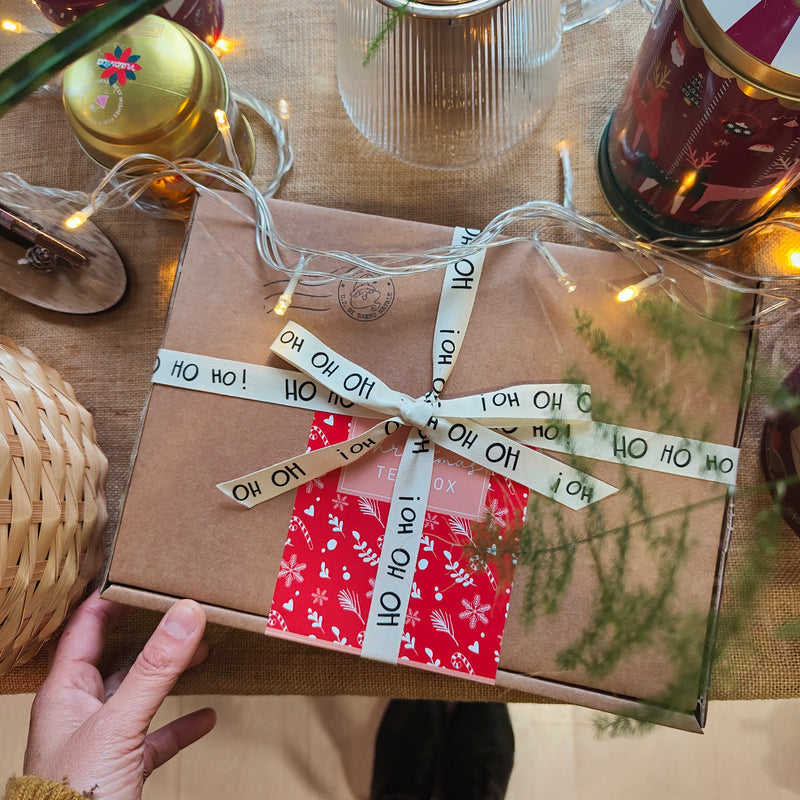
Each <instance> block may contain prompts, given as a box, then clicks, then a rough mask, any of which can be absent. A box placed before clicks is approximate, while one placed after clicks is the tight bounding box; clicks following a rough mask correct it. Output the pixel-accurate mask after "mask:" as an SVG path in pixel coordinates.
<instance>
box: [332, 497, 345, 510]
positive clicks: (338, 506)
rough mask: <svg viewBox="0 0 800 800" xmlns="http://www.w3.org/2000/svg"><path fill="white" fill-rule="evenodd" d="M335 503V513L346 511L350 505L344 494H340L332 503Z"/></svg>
mask: <svg viewBox="0 0 800 800" xmlns="http://www.w3.org/2000/svg"><path fill="white" fill-rule="evenodd" d="M331 502H332V503H333V509H334V511H344V510H345V508H347V506H348V505H349V503H348V502H347V498H346V497H345V496H344V495H343V494H338V493H337V495H336V497H334V498H333V500H332V501H331Z"/></svg>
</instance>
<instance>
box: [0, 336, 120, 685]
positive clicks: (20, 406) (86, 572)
mask: <svg viewBox="0 0 800 800" xmlns="http://www.w3.org/2000/svg"><path fill="white" fill-rule="evenodd" d="M0 391H2V395H0V675H2V674H4V673H6V672H8V671H9V670H10V669H11V668H12V667H14V666H16V665H18V664H22V663H24V662H26V661H28V660H29V659H31V658H32V657H33V656H34V655H35V654H36V653H37V651H38V650H39V648H40V647H41V646H42V644H43V643H44V642H45V641H46V640H47V639H48V638H49V637H50V636H52V634H53V633H55V632H56V630H57V629H58V627H59V626H60V625H61V623H62V622H63V621H64V620H65V619H66V617H67V615H68V614H69V613H70V611H71V610H72V608H73V607H74V605H75V604H76V603H77V602H78V601H79V600H80V599H81V597H82V595H83V592H84V590H85V588H86V585H87V583H88V582H89V580H90V579H91V578H92V576H93V575H95V574H96V572H97V570H98V569H99V567H100V565H101V563H102V559H103V542H102V533H103V527H104V526H105V522H106V505H105V497H104V494H103V487H104V483H105V477H106V471H107V461H106V458H105V456H104V455H103V453H102V451H101V450H100V448H99V447H98V445H97V441H96V439H95V432H94V425H93V424H92V417H91V414H89V412H88V411H87V410H86V409H85V408H83V406H81V405H80V404H79V403H78V400H77V398H76V397H75V393H74V392H73V390H72V387H71V386H70V385H69V384H68V383H65V382H64V381H63V380H62V379H61V377H60V376H59V374H58V373H57V372H56V371H55V370H53V369H50V368H49V367H46V366H43V365H42V364H40V363H39V362H38V361H37V360H36V358H35V356H34V355H33V354H32V353H31V352H30V351H28V350H24V349H20V348H18V347H17V346H16V345H15V344H14V343H13V342H11V341H10V340H8V339H5V338H3V337H0Z"/></svg>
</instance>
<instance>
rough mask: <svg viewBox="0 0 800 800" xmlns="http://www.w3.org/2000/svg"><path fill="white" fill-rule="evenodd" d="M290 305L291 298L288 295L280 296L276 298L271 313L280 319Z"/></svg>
mask: <svg viewBox="0 0 800 800" xmlns="http://www.w3.org/2000/svg"><path fill="white" fill-rule="evenodd" d="M291 304H292V298H291V297H290V296H289V295H286V294H282V295H281V296H280V297H279V298H278V302H277V303H275V308H273V309H272V311H273V313H275V314H277V315H278V316H279V317H282V316H283V315H284V314H285V313H286V312H287V311H288V310H289V306H290V305H291Z"/></svg>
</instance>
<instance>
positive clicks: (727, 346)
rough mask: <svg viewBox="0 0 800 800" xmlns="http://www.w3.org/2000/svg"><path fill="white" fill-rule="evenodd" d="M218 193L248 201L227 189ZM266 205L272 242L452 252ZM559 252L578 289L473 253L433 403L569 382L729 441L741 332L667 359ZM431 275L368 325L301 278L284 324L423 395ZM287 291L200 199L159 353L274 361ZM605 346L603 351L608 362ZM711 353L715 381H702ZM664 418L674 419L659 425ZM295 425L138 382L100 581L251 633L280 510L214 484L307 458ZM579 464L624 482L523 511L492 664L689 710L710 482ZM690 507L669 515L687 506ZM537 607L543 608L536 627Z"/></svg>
mask: <svg viewBox="0 0 800 800" xmlns="http://www.w3.org/2000/svg"><path fill="white" fill-rule="evenodd" d="M229 199H230V201H231V202H232V203H234V204H235V205H237V206H239V207H240V208H247V206H248V201H247V200H246V199H245V198H243V197H240V196H238V195H232V196H231V197H230V198H229ZM269 206H270V209H271V211H272V213H273V215H274V218H275V223H276V228H277V230H278V231H279V233H280V235H281V236H282V238H283V240H284V241H287V242H292V243H297V244H301V245H302V246H304V247H308V248H318V249H324V250H337V249H338V250H347V251H350V252H360V253H369V252H418V251H421V250H425V249H427V248H430V247H437V246H443V245H448V244H449V243H450V240H451V237H452V231H451V229H448V228H443V227H438V226H432V225H427V224H420V223H413V222H405V221H399V220H393V219H386V218H377V217H371V216H366V215H360V214H354V213H350V212H343V211H336V210H331V209H322V208H316V207H311V206H304V205H300V204H293V203H286V202H281V201H274V200H272V201H269ZM465 223H467V224H474V223H475V221H474V220H465ZM553 252H554V253H555V254H556V256H557V258H558V260H559V262H560V264H561V265H562V267H563V268H564V269H565V270H566V271H567V272H568V273H569V274H570V275H571V276H572V278H573V280H574V281H575V283H576V285H577V289H576V291H575V292H574V293H572V294H568V293H566V291H565V290H564V288H563V286H561V285H559V284H558V282H557V281H556V279H555V276H554V274H553V272H552V270H551V269H550V267H549V266H548V265H547V264H546V263H545V262H544V260H543V259H542V258H541V256H539V255H538V254H537V252H536V251H535V249H534V248H533V247H532V246H530V245H529V244H526V243H514V244H510V245H507V246H503V247H499V248H493V249H491V250H490V251H489V252H488V253H487V256H486V264H485V267H484V273H483V278H482V280H481V286H480V289H479V293H478V298H477V301H476V305H475V308H474V310H473V314H472V318H471V321H470V325H469V329H468V331H467V335H466V338H465V341H464V345H463V348H462V351H461V353H460V355H459V358H458V362H457V365H456V367H455V370H454V372H453V375H452V377H451V379H450V380H449V382H448V385H447V389H446V390H445V393H444V395H443V396H446V397H453V396H461V395H463V394H468V393H475V392H481V391H489V390H493V389H499V388H503V387H505V386H508V385H513V384H518V383H524V382H545V381H561V380H563V379H564V377H565V375H568V374H576V373H581V374H582V375H583V376H584V377H585V378H586V380H587V382H589V383H591V385H592V391H593V401H594V403H595V409H596V410H600V409H605V410H604V411H602V413H604V414H607V415H610V417H609V419H608V420H607V421H615V422H618V421H620V419H622V420H624V424H626V425H628V426H631V427H638V428H642V429H645V430H656V429H657V428H659V429H661V430H662V432H665V433H672V434H675V435H680V436H688V437H692V438H698V439H705V440H708V441H713V442H717V443H723V444H733V443H734V439H735V435H736V428H737V417H738V403H739V396H740V388H741V379H742V372H743V369H744V362H745V353H746V347H747V337H746V336H744V335H734V336H729V335H726V336H725V337H724V341H723V340H720V341H723V344H722V350H720V349H719V347H718V348H717V353H718V354H717V356H716V357H715V358H716V364H715V363H712V361H713V360H707V359H706V360H704V359H703V358H701V357H700V349H699V348H693V347H692V346H691V345H692V341H691V340H692V338H697V342H695V344H697V343H698V342H699V341H700V339H699V337H700V336H701V334H702V336H703V337H706V338H707V339H710V340H712V341H717V339H718V338H719V336H721V335H722V334H718V329H715V328H713V327H710V326H703V325H700V326H699V328H698V329H697V330H698V332H697V333H695V332H692V331H689V340H690V341H689V342H688V346H689V352H688V353H687V354H686V356H685V357H684V358H682V359H681V358H680V357H679V354H678V352H677V350H676V349H675V348H674V347H672V346H671V344H670V342H668V341H664V340H662V339H660V338H659V332H658V331H657V330H654V328H653V327H652V326H649V325H648V324H647V323H646V322H645V321H643V318H642V316H641V315H637V314H636V313H635V311H634V308H633V305H632V304H620V303H618V302H617V301H616V299H615V298H616V292H617V291H618V290H619V288H621V287H622V286H624V285H627V284H628V283H629V282H630V280H631V277H632V276H635V275H636V274H637V270H636V268H635V266H634V265H632V264H631V262H630V261H627V260H626V259H624V258H622V257H620V256H619V255H618V254H615V253H610V252H605V251H601V250H589V249H583V248H581V249H578V248H573V247H568V246H557V245H554V246H553ZM319 266H320V268H323V269H332V268H334V267H335V265H334V264H333V263H328V264H327V265H326V264H320V265H319ZM441 281H442V274H441V272H440V271H431V272H425V273H420V274H418V275H415V276H413V277H409V276H404V277H393V278H379V279H377V280H376V281H374V284H375V289H376V291H378V292H381V293H383V295H384V296H389V295H391V298H392V299H391V303H388V304H386V303H384V304H383V305H382V306H380V309H381V310H380V311H379V313H371V314H368V315H367V316H366V318H365V317H364V316H363V315H362V316H361V317H358V316H357V314H354V313H353V308H352V307H351V304H348V297H349V294H348V286H349V284H343V283H341V282H340V281H339V280H337V279H333V280H330V281H327V282H321V283H319V284H317V285H313V286H307V285H305V284H304V285H302V286H301V289H300V291H298V293H297V295H296V296H295V300H294V304H293V306H292V308H291V311H290V312H289V313H290V316H291V318H292V319H294V320H296V321H297V322H299V323H300V324H302V325H303V326H305V327H306V328H308V329H309V330H310V331H312V332H313V333H314V334H315V335H316V336H318V337H319V338H320V339H322V340H323V341H325V342H326V343H327V344H328V345H329V346H331V347H332V348H334V349H335V350H337V351H338V352H339V353H341V354H342V355H344V356H345V357H347V358H349V359H351V360H352V361H355V362H357V363H359V364H361V365H362V366H363V367H365V368H366V369H368V370H370V371H371V372H373V373H374V374H375V375H377V376H379V377H380V378H381V379H382V380H383V381H384V382H385V383H387V384H388V385H389V386H391V387H395V388H398V389H402V390H403V391H405V392H406V393H408V394H411V395H413V396H419V395H422V394H424V393H425V392H426V391H428V390H429V388H430V383H431V375H432V372H431V342H432V335H433V323H434V321H435V319H436V309H437V305H438V301H439V290H440V286H441ZM285 283H286V276H285V275H284V274H282V273H280V272H277V271H275V270H273V269H271V268H270V267H268V266H267V265H265V264H264V262H263V261H261V260H260V259H259V257H258V253H257V250H256V244H255V236H254V231H253V227H252V225H251V223H249V222H248V221H246V220H245V219H242V217H240V216H238V215H237V214H235V213H234V212H233V211H231V210H230V209H228V208H225V207H224V206H223V205H221V204H220V203H218V202H216V201H215V200H214V199H213V198H210V197H207V196H201V197H200V198H199V199H198V202H197V204H196V209H195V214H194V218H193V222H192V225H191V232H190V236H189V240H188V242H187V246H186V249H185V252H184V255H183V259H182V263H181V266H180V269H179V274H178V278H177V281H176V286H175V289H174V294H173V301H172V308H171V312H170V317H169V321H168V325H167V329H166V332H165V337H164V347H166V348H169V349H173V350H179V351H185V352H187V353H197V354H201V355H209V356H215V357H220V358H229V359H234V360H237V361H244V362H250V363H254V364H265V363H266V364H269V365H273V366H285V365H284V364H282V363H281V362H279V360H278V359H276V358H275V357H274V356H272V355H270V353H269V345H270V343H271V342H272V340H273V339H274V337H275V336H276V334H277V332H278V331H279V330H280V329H281V328H282V326H283V324H284V321H285V320H284V319H282V318H280V317H276V316H275V315H274V314H272V313H271V309H272V307H273V305H274V303H275V300H276V298H277V295H278V294H279V293H280V290H281V288H282V287H283V286H285ZM681 286H682V288H684V289H685V290H686V291H688V292H689V293H690V294H694V296H695V297H696V298H699V299H700V301H701V302H704V301H705V299H704V291H705V289H704V287H703V286H702V284H701V283H699V282H693V281H691V280H690V279H689V278H688V277H687V276H685V275H684V276H681ZM379 305H380V304H379ZM576 310H580V311H582V312H583V313H585V314H590V315H591V317H592V319H593V320H594V323H593V327H592V331H591V335H590V336H589V337H588V338H589V339H591V337H592V336H594V340H592V341H587V336H586V335H582V334H581V333H580V332H579V330H578V328H579V325H578V324H577V323H576ZM676 313H678V312H676ZM680 313H682V312H680ZM684 317H685V328H684V333H686V332H687V331H688V330H689V329H688V327H686V326H688V325H699V321H698V320H697V318H696V317H693V316H692V315H688V314H685V315H684ZM684 317H682V318H681V319H683V318H684ZM663 330H664V329H663V327H662V332H663ZM603 333H604V334H605V335H606V336H607V338H608V340H609V341H611V342H612V346H611V347H609V348H606V351H607V352H606V355H603V348H604V345H603V343H602V334H603ZM598 337H600V338H599V339H598ZM715 337H716V338H715ZM683 338H684V339H685V338H686V337H685V336H684V337H683ZM675 341H677V338H676V339H675ZM681 344H682V346H684V345H687V342H686V341H684V340H683V339H682V340H681ZM592 349H594V352H592ZM706 350H708V348H706ZM608 353H610V354H611V356H610V357H607V356H608ZM626 354H627V355H626ZM723 354H724V356H725V360H726V361H725V364H724V365H723V366H724V368H723V369H722V370H721V371H720V374H718V375H713V381H710V380H709V379H710V378H711V377H712V372H713V370H714V368H715V367H719V366H720V364H721V361H720V359H721V358H722V355H723ZM626 359H628V363H627V367H628V368H632V367H635V368H639V367H640V366H641V367H642V368H644V369H646V372H647V376H646V378H639V379H637V380H638V389H637V391H638V396H634V397H633V399H632V396H631V392H630V388H629V387H628V386H626V385H625V383H624V381H620V379H619V376H618V377H617V378H615V377H614V373H615V372H617V373H620V371H622V370H624V369H625V368H626V365H625V363H623V362H625V360H626ZM601 399H602V403H601V402H600V400H601ZM648 405H649V406H651V408H649V409H648V408H647V406H648ZM667 411H670V412H675V416H674V417H673V418H672V420H671V421H670V419H669V418H667V416H666V414H667ZM595 416H597V415H595ZM611 417H615V418H614V419H612V418H611ZM311 418H312V415H311V413H310V412H307V411H303V410H299V409H288V408H285V407H280V406H274V405H266V404H262V403H256V402H251V401H247V400H241V399H237V398H231V397H222V396H217V395H210V394H202V393H197V392H188V391H184V390H182V389H177V388H172V387H167V386H158V385H157V386H154V387H153V389H152V392H151V397H150V400H149V404H148V407H147V412H146V417H145V419H144V422H143V429H142V433H141V437H140V442H139V446H138V450H137V453H136V457H135V463H134V469H133V473H132V476H131V481H130V485H129V489H128V492H127V496H126V500H125V505H124V509H123V513H122V517H121V521H120V526H119V530H118V533H117V538H116V542H115V549H114V553H113V558H112V561H111V564H110V567H109V572H108V580H109V582H110V583H112V584H118V585H121V586H125V587H131V588H132V589H136V590H139V589H143V590H146V591H149V592H153V593H157V594H160V595H167V596H174V597H182V596H189V597H193V598H194V599H197V600H198V601H201V602H204V603H206V604H208V605H210V606H216V607H219V608H220V609H224V610H225V614H224V616H225V618H226V620H227V621H229V622H230V623H231V624H234V625H236V624H239V622H241V625H242V627H247V628H250V629H252V628H253V625H254V622H253V620H254V619H255V620H258V619H263V620H264V621H265V620H266V615H267V613H268V610H269V606H270V600H271V597H272V591H273V587H274V584H275V580H276V576H277V572H278V567H279V563H280V559H281V555H282V553H283V547H284V543H285V538H286V530H287V524H288V520H289V517H290V513H291V509H292V505H293V502H294V498H293V497H292V496H291V495H288V496H287V495H284V496H281V497H279V498H276V499H275V500H272V501H269V502H268V503H265V504H263V505H261V506H258V507H257V508H255V509H252V510H247V509H244V508H242V507H240V506H237V505H236V504H235V503H233V502H232V501H230V500H229V499H228V498H226V497H224V496H223V495H222V494H221V493H220V492H219V491H218V489H217V488H216V484H217V483H219V482H220V481H221V480H226V479H229V478H232V477H236V476H237V475H241V474H244V473H247V472H249V471H251V470H254V469H258V468H261V467H265V466H268V465H269V464H272V463H275V462H277V461H279V460H281V459H284V458H288V457H291V456H295V455H297V454H299V453H302V452H304V451H305V448H306V443H307V440H308V433H309V427H310V423H311ZM589 471H590V472H591V473H592V474H593V475H595V476H596V477H598V478H600V479H602V480H605V481H607V482H609V483H611V484H613V485H615V486H621V485H622V484H623V483H624V482H625V481H626V480H628V479H630V481H632V483H631V487H630V488H629V490H628V491H622V492H620V493H619V494H617V495H614V496H612V497H611V498H607V499H606V500H604V501H602V503H601V504H597V505H596V506H594V507H590V508H589V509H585V510H583V511H580V512H572V511H568V510H567V511H566V513H565V514H562V513H561V511H560V510H559V509H556V508H554V506H553V503H552V501H548V500H541V501H539V503H538V505H537V506H535V508H536V520H540V519H541V520H542V521H543V525H542V527H541V530H540V531H538V533H537V534H536V536H538V537H539V538H538V539H536V538H533V539H530V545H529V547H530V548H532V549H533V551H538V555H537V557H536V558H534V559H528V560H529V561H530V563H529V564H525V563H522V564H520V565H519V566H518V568H517V573H516V578H515V588H514V591H513V593H512V602H511V608H510V611H509V618H508V623H507V628H506V635H505V638H504V642H503V648H502V652H501V657H500V668H501V670H504V671H507V672H512V673H519V674H521V675H531V676H537V677H539V678H544V679H547V680H553V681H557V682H560V683H562V684H567V685H575V686H582V687H589V688H594V689H598V690H601V691H603V692H609V693H614V694H619V695H625V696H628V697H632V698H658V697H661V696H662V695H663V694H664V692H665V691H666V690H667V689H668V688H669V686H670V684H671V683H672V682H673V681H675V680H676V678H677V677H678V675H677V673H678V672H681V671H683V672H686V673H687V675H688V677H687V675H682V676H680V677H681V678H682V679H683V682H682V684H681V685H682V688H681V691H680V692H679V693H678V696H677V697H672V698H671V700H670V702H671V703H673V704H674V706H675V707H679V708H680V710H685V711H687V712H689V711H691V710H692V709H693V708H694V705H695V703H696V699H697V695H698V685H699V682H700V670H701V665H702V660H703V651H704V645H705V640H706V627H705V622H706V617H707V614H708V610H709V606H710V603H711V600H712V595H713V591H714V581H715V573H716V564H717V555H718V550H719V543H720V533H721V530H722V527H723V523H724V508H725V499H724V495H725V491H724V487H723V486H722V485H721V484H718V483H711V482H706V481H701V480H692V479H686V478H682V477H679V476H673V475H666V474H663V473H656V472H650V471H646V470H630V471H628V472H625V471H623V470H622V469H621V468H620V467H619V466H618V465H615V464H610V463H605V462H601V461H592V462H591V464H590V469H589ZM626 475H627V476H628V478H626ZM634 486H635V487H638V488H637V489H635V490H634V488H633V487H634ZM634 497H644V498H645V500H644V501H643V502H645V504H646V507H647V514H648V516H649V518H650V521H649V523H648V524H647V525H638V526H633V527H629V526H627V524H626V523H627V522H630V521H631V520H632V519H635V518H637V513H638V510H637V509H636V508H635V503H634V499H632V498H634ZM689 508H691V509H692V510H691V512H686V515H685V514H684V512H683V511H682V509H689ZM679 551H680V552H679ZM684 551H685V552H684ZM525 560H526V559H525V558H523V562H524V561H525ZM534 581H535V583H534ZM534 586H535V587H538V588H536V589H532V587H534ZM531 592H532V594H531ZM551 601H552V602H551ZM532 607H534V608H535V609H537V610H538V612H539V613H536V614H533V615H531V614H530V611H531V608H532ZM531 617H533V621H530V619H531ZM678 623H680V626H681V630H682V631H684V635H683V638H682V639H681V642H680V647H679V649H680V651H681V655H680V656H676V654H675V652H674V650H675V648H674V647H673V644H674V641H673V640H674V639H675V637H677V636H678V632H677V631H675V630H672V628H674V627H675V626H676V625H678Z"/></svg>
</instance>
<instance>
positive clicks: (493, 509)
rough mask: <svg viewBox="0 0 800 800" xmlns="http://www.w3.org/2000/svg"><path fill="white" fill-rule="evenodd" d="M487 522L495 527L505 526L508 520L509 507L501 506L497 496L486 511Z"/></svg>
mask: <svg viewBox="0 0 800 800" xmlns="http://www.w3.org/2000/svg"><path fill="white" fill-rule="evenodd" d="M484 514H485V515H486V524H487V525H489V526H491V527H493V528H505V526H506V523H507V522H508V509H507V508H500V503H499V502H498V501H497V498H492V500H491V502H490V503H489V505H488V506H486V509H485V511H484Z"/></svg>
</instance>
